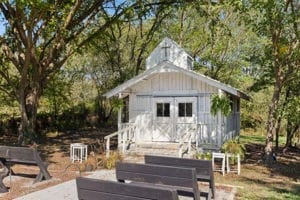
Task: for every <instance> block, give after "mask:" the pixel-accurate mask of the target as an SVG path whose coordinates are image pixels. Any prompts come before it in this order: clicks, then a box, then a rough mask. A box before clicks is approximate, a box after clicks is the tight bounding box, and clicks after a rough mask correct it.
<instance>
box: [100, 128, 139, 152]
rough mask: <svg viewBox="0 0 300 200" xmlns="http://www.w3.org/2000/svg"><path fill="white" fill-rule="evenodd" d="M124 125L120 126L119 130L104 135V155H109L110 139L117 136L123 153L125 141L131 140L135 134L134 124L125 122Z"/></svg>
mask: <svg viewBox="0 0 300 200" xmlns="http://www.w3.org/2000/svg"><path fill="white" fill-rule="evenodd" d="M125 125H126V127H125V128H122V129H121V130H118V131H116V132H114V133H112V134H109V135H107V136H105V137H104V139H105V140H106V157H109V153H110V139H111V138H112V137H115V136H118V139H120V141H118V143H119V144H122V145H123V146H122V151H123V153H125V151H126V147H127V143H128V142H130V140H132V138H134V135H135V134H134V131H135V128H136V127H135V125H134V124H132V123H127V124H125Z"/></svg>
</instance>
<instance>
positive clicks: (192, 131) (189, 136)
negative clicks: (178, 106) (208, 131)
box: [178, 124, 198, 157]
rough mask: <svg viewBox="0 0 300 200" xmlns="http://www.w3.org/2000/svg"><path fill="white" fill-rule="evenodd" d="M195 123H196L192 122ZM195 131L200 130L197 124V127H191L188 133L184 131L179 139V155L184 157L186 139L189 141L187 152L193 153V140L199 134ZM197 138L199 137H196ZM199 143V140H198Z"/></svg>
mask: <svg viewBox="0 0 300 200" xmlns="http://www.w3.org/2000/svg"><path fill="white" fill-rule="evenodd" d="M192 125H195V124H192ZM195 131H198V126H197V124H196V128H195V127H191V128H189V129H188V130H187V131H186V133H184V134H183V135H182V136H181V138H180V139H179V151H178V157H183V147H184V143H186V142H185V141H187V153H188V154H190V153H191V149H192V140H193V139H194V138H195V137H196V136H197V134H196V135H195ZM196 140H197V138H196ZM196 143H197V141H196Z"/></svg>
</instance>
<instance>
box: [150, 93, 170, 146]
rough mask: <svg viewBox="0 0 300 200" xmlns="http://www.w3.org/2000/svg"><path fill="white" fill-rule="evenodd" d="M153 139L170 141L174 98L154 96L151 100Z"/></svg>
mask: <svg viewBox="0 0 300 200" xmlns="http://www.w3.org/2000/svg"><path fill="white" fill-rule="evenodd" d="M153 111H154V113H153V115H154V116H153V119H154V123H153V133H152V137H153V138H152V140H153V141H172V137H173V136H172V135H173V121H174V119H173V118H174V99H173V98H154V100H153Z"/></svg>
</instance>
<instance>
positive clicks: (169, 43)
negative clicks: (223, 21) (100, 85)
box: [105, 38, 248, 151]
mask: <svg viewBox="0 0 300 200" xmlns="http://www.w3.org/2000/svg"><path fill="white" fill-rule="evenodd" d="M222 93H223V94H227V95H228V96H229V97H230V99H231V101H232V113H231V114H230V115H229V116H227V117H225V116H222V115H221V114H217V115H216V116H213V115H211V113H210V107H211V96H212V95H214V94H222ZM105 96H106V97H107V98H110V97H113V96H117V97H119V98H122V99H123V101H124V107H123V108H122V109H120V110H119V115H118V129H119V130H118V132H117V133H115V135H118V138H119V145H123V149H124V151H125V148H126V149H128V148H129V146H127V147H125V144H127V145H128V144H129V143H135V144H142V143H160V144H164V143H166V144H167V143H180V142H181V143H184V142H189V141H190V142H192V143H195V144H196V147H197V148H216V149H217V148H220V147H221V145H222V144H223V143H224V142H225V141H226V140H228V139H231V138H233V137H235V136H237V135H239V132H240V99H241V98H244V99H247V98H248V97H247V95H246V94H244V93H242V92H241V91H239V90H238V89H236V88H233V87H231V86H229V85H226V84H223V83H221V82H219V81H217V80H214V79H212V78H209V77H207V76H204V75H202V74H199V73H196V72H195V71H193V58H192V57H191V56H190V55H189V54H188V53H187V52H186V51H185V50H184V49H182V48H181V47H180V46H179V45H178V44H177V43H176V42H174V41H173V40H171V39H169V38H164V39H163V40H162V41H161V42H160V43H159V44H158V46H157V47H156V48H155V49H154V50H153V52H152V53H151V54H150V55H149V57H148V58H147V60H146V70H145V71H144V72H143V73H141V74H139V75H138V76H136V77H133V78H132V79H130V80H128V81H126V82H124V83H123V84H121V85H119V86H117V87H116V88H114V89H112V90H110V91H108V92H107V93H106V94H105ZM130 127H134V128H130ZM128 130H131V131H128ZM129 132H130V133H129ZM128 133H129V134H128ZM125 134H126V135H125ZM125 140H126V141H128V143H126V141H125Z"/></svg>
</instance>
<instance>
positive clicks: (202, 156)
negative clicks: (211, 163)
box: [194, 152, 212, 160]
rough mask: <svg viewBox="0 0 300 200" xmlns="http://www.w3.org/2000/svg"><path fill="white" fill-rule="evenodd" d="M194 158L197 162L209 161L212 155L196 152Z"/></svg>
mask: <svg viewBox="0 0 300 200" xmlns="http://www.w3.org/2000/svg"><path fill="white" fill-rule="evenodd" d="M194 158H196V159H198V160H211V158H212V155H211V152H206V153H202V152H197V153H196V154H195V155H194Z"/></svg>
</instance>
